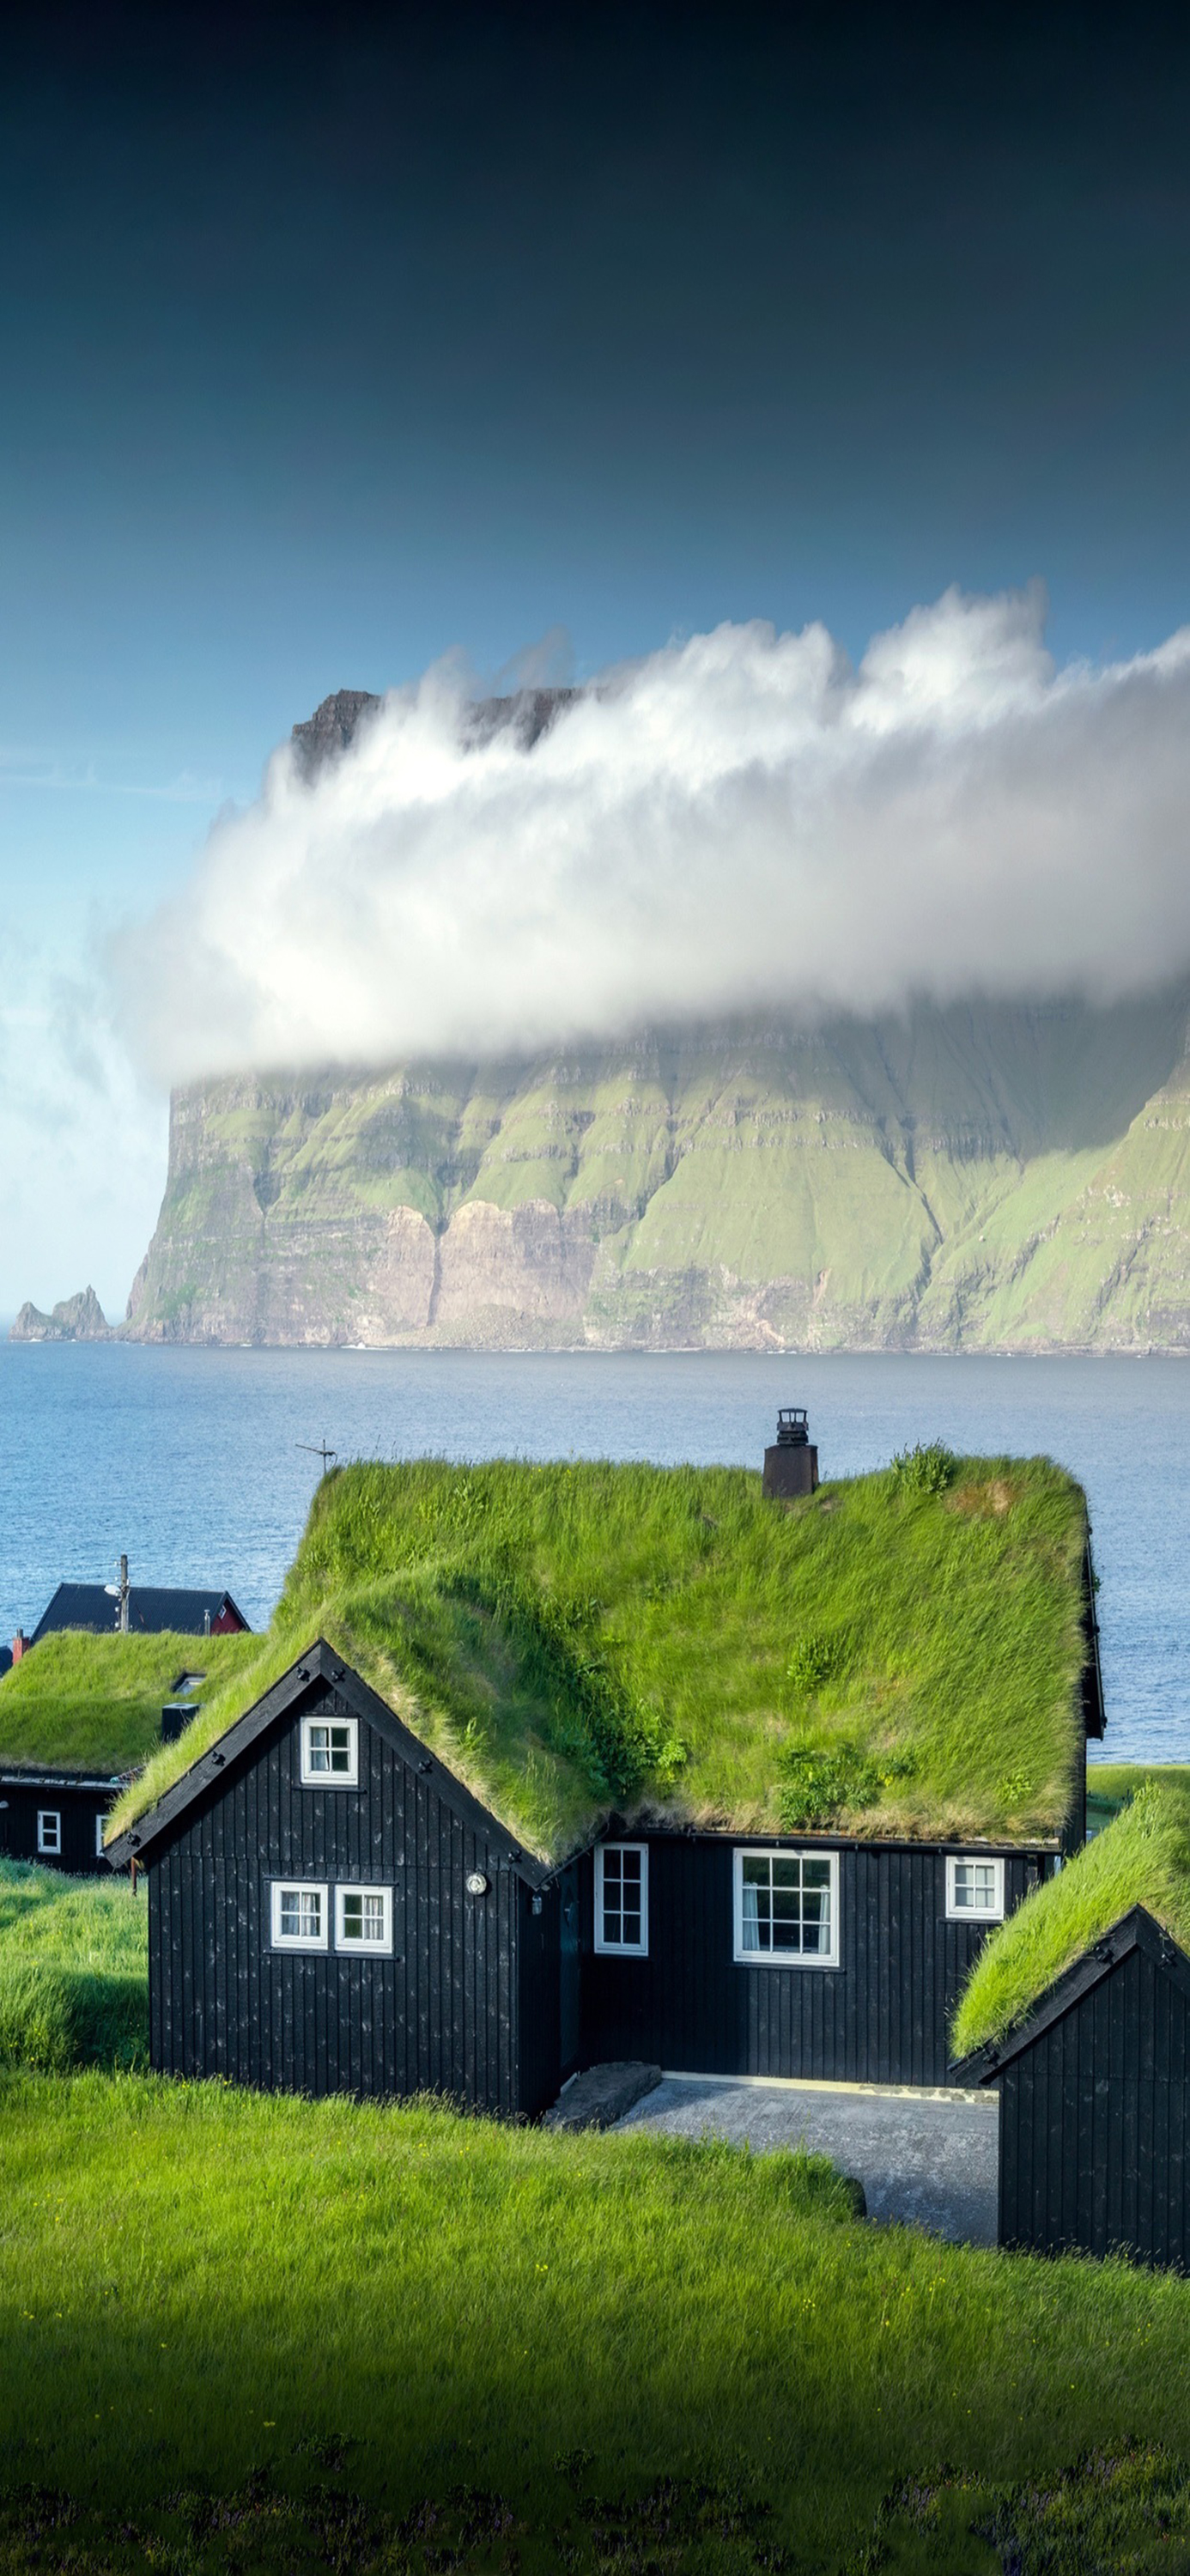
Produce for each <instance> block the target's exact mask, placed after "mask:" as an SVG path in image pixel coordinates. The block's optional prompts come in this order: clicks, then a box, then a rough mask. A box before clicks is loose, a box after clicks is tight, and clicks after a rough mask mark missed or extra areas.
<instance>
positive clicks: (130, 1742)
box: [0, 1628, 262, 1777]
mask: <svg viewBox="0 0 1190 2576" xmlns="http://www.w3.org/2000/svg"><path fill="white" fill-rule="evenodd" d="M261 1644H262V1640H261V1639H260V1638H259V1637H255V1636H238V1637H174V1636H154V1637H119V1636H110V1637H93V1636H91V1635H89V1634H88V1633H87V1632H85V1631H84V1630H82V1629H75V1628H64V1629H61V1630H55V1631H54V1632H53V1633H52V1634H51V1635H50V1636H48V1637H43V1638H42V1641H41V1644H40V1645H39V1646H34V1647H32V1648H31V1649H30V1651H29V1652H28V1653H27V1654H25V1655H22V1657H21V1660H20V1662H19V1664H14V1665H13V1667H12V1670H11V1672H9V1673H6V1674H5V1676H4V1678H3V1680H2V1681H0V1760H3V1761H4V1762H6V1763H11V1762H35V1763H48V1764H50V1765H58V1764H60V1765H61V1766H62V1768H63V1769H66V1770H77V1771H97V1772H100V1773H102V1774H105V1775H106V1774H110V1775H112V1776H113V1777H114V1776H115V1775H116V1774H117V1773H119V1772H122V1771H131V1770H134V1769H135V1768H137V1767H138V1766H139V1764H140V1763H142V1762H144V1761H146V1760H147V1759H148V1756H149V1755H150V1753H151V1752H152V1751H153V1749H154V1746H155V1745H157V1744H159V1743H160V1741H161V1711H162V1707H163V1704H164V1702H165V1701H166V1700H167V1699H171V1698H172V1697H173V1686H174V1682H175V1680H176V1679H177V1676H178V1674H179V1673H181V1672H184V1671H190V1672H198V1671H202V1672H204V1673H205V1674H206V1675H207V1688H208V1690H209V1691H211V1692H213V1691H217V1690H220V1689H222V1688H224V1687H225V1686H226V1684H227V1683H228V1682H229V1681H230V1680H231V1679H232V1678H233V1676H234V1675H235V1674H236V1673H238V1672H242V1671H243V1670H244V1669H245V1667H246V1666H247V1665H249V1664H251V1663H252V1662H253V1660H254V1658H256V1657H257V1656H259V1654H260V1651H261ZM203 1695H204V1694H203V1692H201V1691H200V1692H199V1694H198V1696H199V1697H200V1698H201V1697H202V1696H203Z"/></svg>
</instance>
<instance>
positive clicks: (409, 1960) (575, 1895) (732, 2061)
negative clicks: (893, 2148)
mask: <svg viewBox="0 0 1190 2576" xmlns="http://www.w3.org/2000/svg"><path fill="white" fill-rule="evenodd" d="M1057 1856H1058V1854H1057V1842H1056V1839H1054V1838H1051V1839H1050V1840H1049V1841H1047V1842H1041V1841H1038V1842H1036V1843H1034V1844H1027V1843H1026V1844H1021V1843H1019V1842H1018V1843H1011V1844H1009V1843H1004V1844H1000V1845H995V1844H992V1843H989V1842H986V1841H979V1842H975V1843H972V1844H970V1845H966V1846H965V1845H964V1844H963V1843H962V1842H961V1841H960V1842H955V1841H950V1842H924V1841H917V1842H910V1841H907V1840H906V1841H900V1842H898V1841H895V1840H894V1841H890V1840H880V1841H869V1842H865V1841H863V1840H861V1839H859V1838H858V1837H856V1836H854V1835H851V1836H848V1835H843V1834H823V1833H815V1834H809V1833H807V1832H805V1831H802V1832H800V1833H791V1834H771V1833H742V1834H732V1833H727V1832H724V1831H722V1830H693V1829H688V1828H685V1827H678V1826H666V1825H664V1824H654V1825H648V1826H644V1827H636V1828H634V1829H633V1830H632V1831H631V1832H629V1831H619V1830H617V1829H616V1827H615V1824H614V1822H613V1823H612V1825H611V1826H610V1827H608V1828H607V1829H605V1830H603V1831H601V1832H600V1833H599V1835H598V1836H597V1838H596V1839H595V1840H594V1841H593V1842H592V1843H591V1844H590V1846H589V1847H588V1848H587V1849H586V1850H585V1851H583V1852H582V1853H581V1854H579V1855H578V1856H577V1857H576V1858H574V1859H571V1860H569V1861H567V1862H566V1863H565V1864H564V1865H562V1866H560V1867H558V1866H551V1865H550V1864H549V1863H547V1862H544V1861H542V1860H540V1859H537V1858H535V1857H534V1856H533V1855H532V1854H531V1853H529V1852H528V1851H526V1850H525V1849H524V1848H523V1846H522V1845H521V1844H520V1843H518V1842H517V1840H516V1839H515V1837H513V1836H512V1835H510V1833H509V1831H508V1829H507V1827H506V1826H505V1825H503V1824H502V1823H501V1822H500V1820H499V1819H498V1818H497V1817H496V1816H495V1815H494V1814H492V1813H491V1812H490V1811H489V1810H488V1809H487V1808H485V1807H484V1806H483V1805H481V1804H480V1802H479V1801H478V1800H477V1799H476V1798H475V1797H473V1796H472V1794H471V1792H470V1791H469V1790H468V1789H466V1788H465V1787H464V1786H463V1785H462V1783H461V1782H460V1781H459V1780H457V1779H456V1778H455V1777H454V1776H453V1775H452V1773H451V1771H450V1770H449V1768H448V1767H447V1766H446V1765H445V1764H444V1763H443V1762H442V1761H441V1760H440V1759H439V1758H438V1757H437V1756H436V1755H435V1754H433V1753H432V1752H431V1751H429V1749H428V1748H427V1746H426V1745H425V1744H424V1743H423V1742H421V1741H420V1740H419V1738H418V1736H417V1735H416V1734H414V1733H413V1732H411V1731H410V1729H409V1727H408V1726H407V1725H406V1724H405V1723H404V1722H403V1720H402V1719H401V1718H399V1717H398V1716H397V1715H396V1714H395V1713H394V1712H393V1710H392V1709H391V1708H390V1707H388V1705H387V1704H386V1702H385V1701H384V1700H383V1699H382V1698H380V1697H378V1696H377V1694H376V1692H375V1691H373V1690H372V1689H371V1688H370V1687H369V1685H368V1684H367V1683H366V1682H365V1681H364V1680H362V1679H361V1677H360V1676H359V1674H358V1673H356V1672H354V1671H352V1670H351V1669H350V1667H349V1666H347V1665H346V1664H345V1662H344V1661H343V1659H342V1658H341V1657H340V1656H339V1655H338V1654H337V1653H335V1652H334V1650H333V1649H332V1648H331V1647H330V1646H328V1645H327V1644H326V1643H325V1642H323V1641H319V1642H318V1643H316V1644H315V1645H313V1646H312V1647H311V1648H310V1649H309V1651H308V1652H307V1653H306V1654H305V1655H303V1656H302V1657H301V1658H300V1659H299V1661H298V1662H297V1663H295V1664H294V1666H293V1667H292V1668H291V1669H290V1671H289V1672H287V1673H286V1674H285V1675H284V1676H283V1677H282V1679H281V1680H280V1681H278V1682H276V1683H275V1684H274V1685H273V1687H272V1688H271V1689H270V1690H269V1691H267V1692H266V1693H265V1695H264V1696H263V1698H262V1699H260V1700H259V1701H258V1702H257V1704H256V1705H255V1706H254V1707H253V1708H251V1709H249V1710H248V1711H247V1712H246V1713H245V1715H244V1716H242V1717H241V1718H239V1719H238V1720H237V1721H236V1722H235V1723H234V1724H233V1725H231V1726H230V1727H229V1728H228V1730H227V1731H226V1733H225V1734H224V1735H223V1736H222V1737H221V1738H220V1739H219V1740H218V1742H216V1743H215V1744H213V1745H212V1746H211V1747H210V1748H209V1749H208V1750H207V1751H205V1752H203V1753H201V1754H200V1755H199V1756H198V1757H197V1758H196V1759H195V1760H194V1762H193V1763H192V1764H191V1767H190V1768H189V1769H188V1770H186V1771H184V1772H183V1773H182V1775H181V1777H180V1778H179V1779H177V1780H176V1781H175V1783H174V1784H173V1786H172V1787H171V1788H169V1789H168V1790H167V1791H166V1792H165V1794H164V1796H163V1797H162V1798H161V1799H160V1800H159V1802H158V1804H157V1805H156V1806H154V1807H152V1808H151V1809H150V1810H149V1812H148V1813H147V1814H145V1815H144V1816H142V1817H141V1818H139V1819H138V1820H137V1821H136V1822H135V1823H134V1824H132V1825H131V1826H130V1827H128V1828H127V1829H126V1830H125V1831H124V1832H123V1833H122V1834H121V1835H120V1837H119V1839H118V1840H117V1841H116V1842H115V1843H114V1844H112V1845H111V1846H109V1858H110V1859H111V1860H112V1862H113V1864H114V1865H115V1866H123V1865H126V1864H128V1863H129V1862H134V1863H136V1864H137V1865H138V1869H139V1868H143V1869H144V1870H145V1871H146V1872H147V1879H148V1902H149V1931H150V1944H149V1957H150V2029H151V2050H152V2062H153V2065H154V2067H155V2068H157V2069H158V2070H159V2071H161V2072H163V2073H171V2074H176V2075H180V2076H220V2077H224V2078H228V2079H230V2080H232V2081H235V2082H240V2083H246V2084H253V2085H261V2086H265V2087H279V2088H285V2089H299V2090H302V2091H305V2092H308V2093H311V2094H321V2093H327V2092H334V2091H337V2090H350V2091H352V2092H360V2093H370V2094H375V2095H380V2096H393V2095H401V2094H408V2093H412V2092H417V2091H422V2090H426V2089H430V2090H437V2091H441V2092H443V2093H445V2094H448V2095H450V2096H451V2097H453V2098H455V2099H457V2100H459V2101H461V2102H464V2103H467V2104H469V2105H471V2106H473V2107H475V2108H479V2109H483V2110H487V2111H497V2112H501V2113H504V2114H510V2115H513V2116H520V2117H527V2118H533V2117H535V2116H536V2115H537V2114H539V2113H540V2112H541V2111H543V2110H544V2109H545V2108H546V2107H547V2106H548V2105H549V2104H550V2103H551V2102H552V2101H553V2100H554V2099H555V2097H556V2096H557V2094H558V2092H559V2090H560V2087H561V2086H562V2085H563V2084H564V2083H565V2081H566V2080H567V2078H568V2077H569V2076H570V2075H572V2074H573V2073H575V2072H576V2071H577V2070H578V2069H579V2068H581V2067H583V2066H586V2065H590V2064H594V2063H598V2062H600V2061H601V2060H605V2059H614V2058H624V2057H632V2058H645V2059H648V2060H650V2061H651V2062H655V2063H657V2064H659V2065H661V2066H664V2067H666V2068H668V2069H671V2070H673V2071H675V2072H679V2071H680V2072H688V2073H695V2072H699V2073H712V2074H747V2075H758V2076H764V2075H768V2076H795V2077H803V2078H818V2079H828V2080H831V2081H836V2082H837V2081H864V2082H875V2083H884V2084H896V2085H927V2086H936V2085H945V2084H947V2083H950V2082H953V2081H954V2080H955V2077H954V2069H953V2067H952V2064H951V2061H950V2057H949V2052H948V2039H947V2027H948V2020H949V2016H950V2013H951V2011H952V2009H953V2006H954V2004H955V2001H956V2000H957V1997H958V1994H959V1992H960V1990H961V1987H962V1985H963V1983H964V1982H965V1979H966V1976H967V1974H968V1971H969V1969H970V1966H971V1963H972V1961H973V1959H974V1957H975V1955H976V1953H977V1951H978V1949H979V1947H980V1945H981V1943H982V1941H983V1940H984V1939H985V1937H986V1935H987V1932H988V1929H989V1927H990V1926H991V1925H992V1924H994V1923H995V1922H996V1921H998V1920H1000V1919H1001V1918H1002V1917H1003V1915H1004V1914H1005V1913H1006V1912H1007V1911H1010V1910H1011V1909H1012V1908H1014V1907H1015V1906H1016V1905H1017V1904H1019V1903H1020V1901H1021V1899H1022V1897H1024V1896H1025V1895H1026V1894H1027V1893H1028V1891H1029V1889H1030V1888H1031V1887H1034V1886H1036V1885H1037V1884H1038V1883H1039V1881H1040V1880H1041V1879H1042V1878H1043V1877H1044V1876H1045V1875H1046V1874H1047V1873H1048V1872H1050V1871H1051V1870H1052V1869H1053V1867H1054V1865H1055V1861H1056V1858H1057Z"/></svg>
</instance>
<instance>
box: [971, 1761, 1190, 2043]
mask: <svg viewBox="0 0 1190 2576" xmlns="http://www.w3.org/2000/svg"><path fill="white" fill-rule="evenodd" d="M1134 1905H1143V1906H1146V1907H1147V1909H1148V1911H1149V1913H1150V1914H1152V1915H1154V1916H1155V1918H1156V1920H1157V1922H1158V1923H1162V1924H1164V1926H1165V1929H1166V1931H1167V1932H1169V1933H1170V1934H1171V1935H1172V1937H1173V1939H1174V1940H1175V1941H1177V1942H1178V1943H1180V1945H1181V1947H1182V1948H1183V1949H1184V1950H1187V1951H1190V1784H1179V1785H1171V1784H1170V1783H1168V1782H1162V1781H1157V1780H1150V1781H1145V1782H1142V1784H1141V1786H1140V1787H1139V1788H1138V1789H1137V1791H1136V1794H1135V1796H1134V1797H1133V1798H1132V1799H1131V1800H1130V1802H1129V1804H1128V1805H1127V1806H1125V1807H1122V1808H1121V1810H1120V1812H1119V1814H1118V1815H1117V1816H1115V1817H1113V1819H1112V1821H1111V1823H1110V1824H1109V1825H1106V1826H1105V1827H1104V1830H1103V1832H1102V1833H1100V1834H1097V1835H1096V1836H1095V1839H1094V1841H1093V1842H1089V1843H1088V1844H1087V1845H1086V1846H1085V1848H1084V1849H1083V1850H1082V1851H1081V1852H1079V1853H1078V1855H1077V1857H1076V1858H1075V1859H1074V1860H1071V1861H1068V1862H1067V1864H1066V1867H1065V1869H1063V1870H1061V1871H1060V1872H1059V1874H1058V1876H1057V1877H1056V1878H1052V1879H1048V1880H1047V1881H1046V1883H1045V1885H1044V1886H1043V1887H1039V1888H1036V1889H1035V1890H1034V1892H1033V1894H1032V1895H1031V1896H1028V1897H1026V1899H1025V1902H1024V1904H1023V1905H1021V1906H1019V1907H1018V1909H1017V1911H1016V1913H1015V1914H1010V1915H1009V1917H1008V1920H1007V1921H1006V1922H1005V1923H1002V1924H1001V1925H1000V1927H999V1929H998V1930H997V1931H996V1932H994V1933H993V1934H992V1936H991V1939H990V1940H989V1941H988V1942H986V1943H985V1945H984V1948H983V1949H982V1950H981V1951H980V1954H979V1957H978V1959H977V1960H976V1962H975V1965H974V1967H973V1969H972V1971H971V1974H970V1977H969V1978H968V1980H967V1984H966V1987H965V1988H964V1991H963V1994H962V1996H961V1997H960V2000H959V2006H958V2010H957V2012H956V2014H955V2019H954V2027H953V2033H952V2045H953V2049H954V2054H955V2056H956V2057H966V2056H967V2055H969V2053H970V2051H971V2050H972V2049H976V2048H982V2047H984V2046H986V2044H987V2042H988V2041H989V2040H993V2039H1002V2038H1003V2036H1004V2034H1005V2032H1006V2031H1008V2030H1011V2029H1013V2028H1014V2027H1015V2026H1016V2024H1017V2023H1018V2022H1020V2021H1021V2020H1023V2019H1024V2016H1025V2015H1026V2013H1028V2012H1029V2011H1030V2010H1031V2009H1032V2007H1033V2005H1034V2004H1035V2003H1037V2002H1038V2001H1039V2000H1040V1998H1041V1996H1042V1995H1043V1994H1045V1993H1046V1991H1047V1990H1048V1988H1049V1987H1050V1986H1052V1984H1053V1982H1054V1980H1055V1978H1056V1977H1060V1976H1061V1975H1062V1974H1063V1971H1064V1970H1065V1969H1067V1968H1069V1967H1072V1966H1073V1964H1074V1961H1075V1960H1076V1959H1081V1958H1082V1957H1083V1955H1084V1953H1085V1952H1086V1951H1087V1950H1089V1949H1091V1948H1093V1946H1094V1944H1095V1942H1096V1941H1099V1940H1101V1939H1102V1937H1103V1935H1104V1933H1105V1932H1109V1931H1110V1930H1111V1928H1112V1925H1113V1924H1114V1923H1118V1922H1119V1921H1120V1920H1121V1917H1122V1916H1123V1915H1125V1914H1127V1913H1129V1912H1130V1911H1131V1909H1132V1907H1133V1906H1134Z"/></svg>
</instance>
